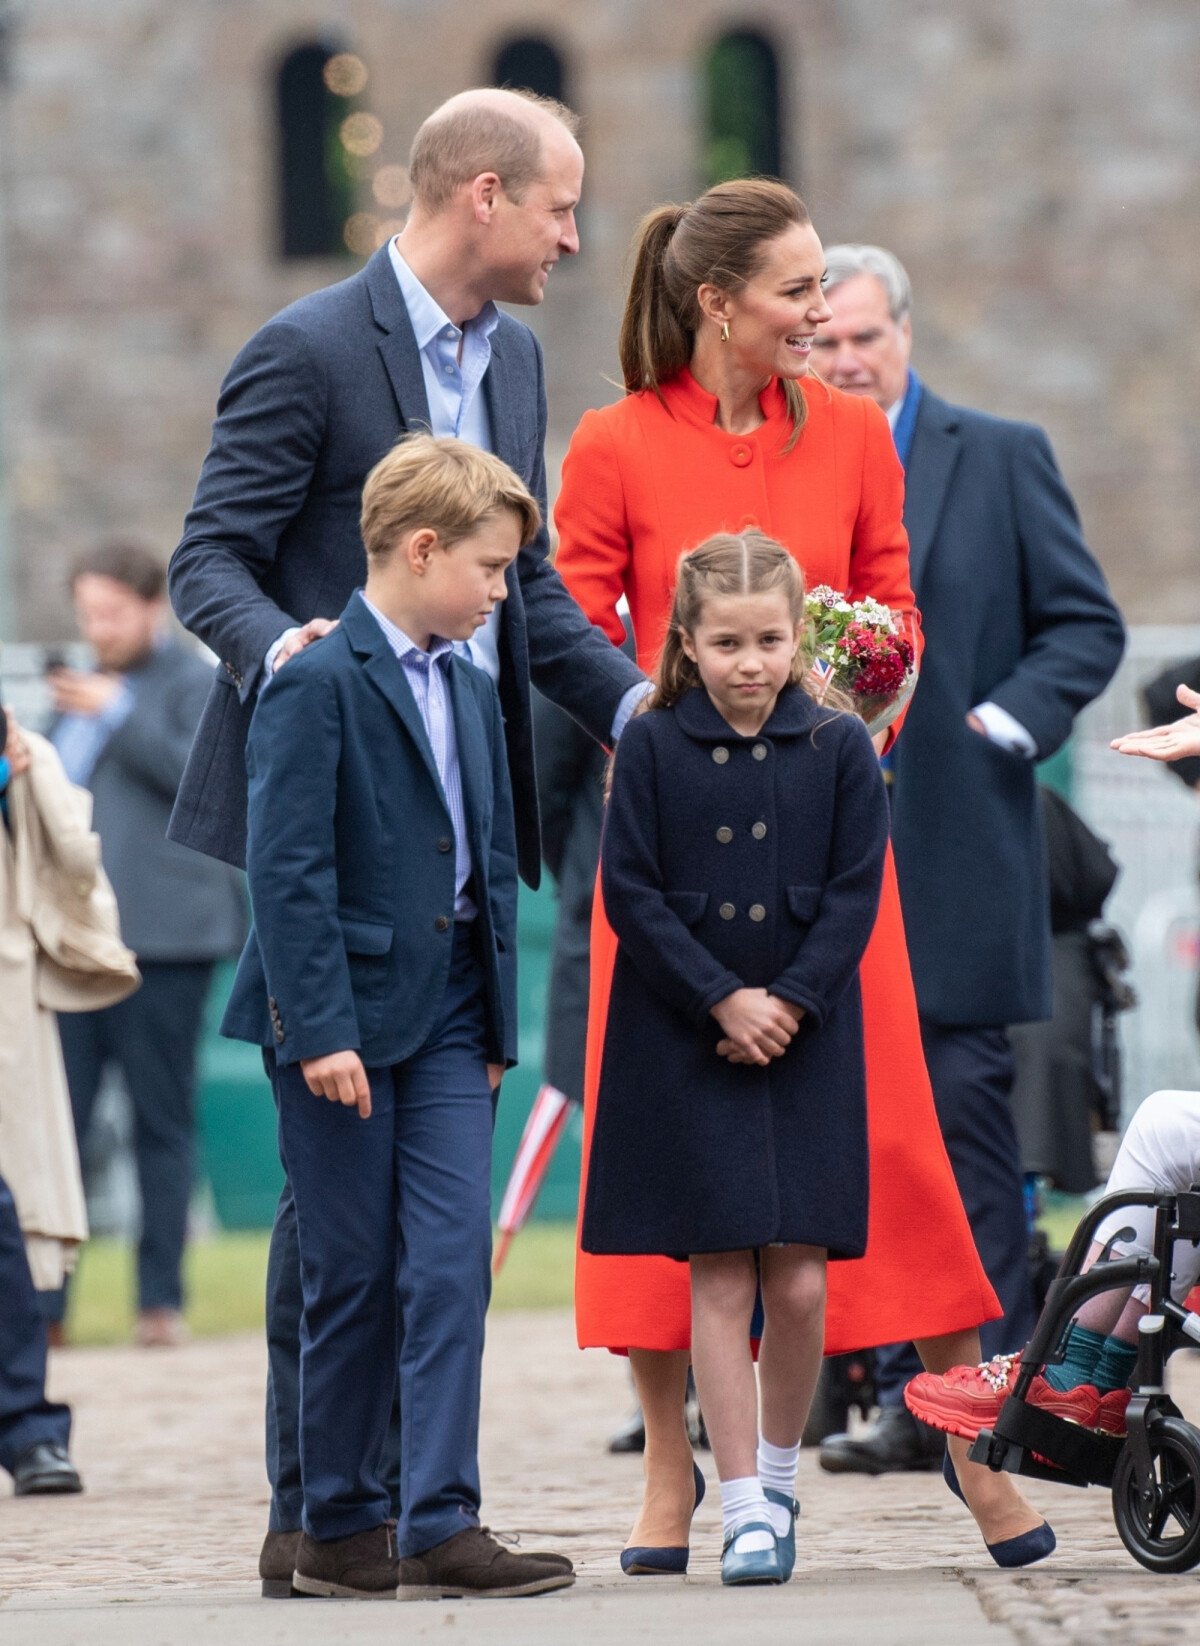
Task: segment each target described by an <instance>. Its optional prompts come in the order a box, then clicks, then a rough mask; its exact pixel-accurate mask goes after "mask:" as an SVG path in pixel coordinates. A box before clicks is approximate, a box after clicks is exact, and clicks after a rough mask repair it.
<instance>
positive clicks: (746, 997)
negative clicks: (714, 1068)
mask: <svg viewBox="0 0 1200 1646" xmlns="http://www.w3.org/2000/svg"><path fill="white" fill-rule="evenodd" d="M794 1011H795V1008H794V1007H790V1006H789V1005H788V1003H787V1001H785V1000H779V999H777V998H776V996H775V995H770V994H768V993H767V991H766V990H765V989H735V990H734V991H733V993H732V994H729V995H726V996H725V999H724V1000H718V1001H717V1004H716V1005H715V1006H714V1007H713V1008H712V1015H713V1016H714V1017H715V1018H716V1020H717V1022H718V1023H719V1024H720V1025H721V1027H722V1029H724V1031H725V1038H724V1039H723V1040H722V1041H720V1042H719V1043H718V1046H717V1050H718V1051H720V1050H721V1047H722V1046H728V1047H729V1048H730V1050H729V1051H727V1052H721V1055H722V1056H723V1057H728V1058H729V1060H730V1061H731V1062H736V1063H758V1064H766V1063H769V1062H770V1061H771V1059H772V1058H774V1057H782V1056H783V1054H784V1052H786V1051H787V1049H788V1046H789V1045H790V1044H791V1041H792V1037H793V1035H794V1034H795V1033H796V1018H795V1017H794V1015H793V1013H794Z"/></svg>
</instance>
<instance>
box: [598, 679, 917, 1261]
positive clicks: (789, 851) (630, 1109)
mask: <svg viewBox="0 0 1200 1646" xmlns="http://www.w3.org/2000/svg"><path fill="white" fill-rule="evenodd" d="M887 833H888V820H887V801H886V797H885V793H884V787H883V781H882V778H881V777H880V773H879V766H878V762H877V761H876V758H875V752H874V749H873V748H872V746H871V740H870V738H869V737H868V735H867V732H866V729H865V727H864V726H863V725H862V723H861V721H859V720H857V719H855V718H853V717H852V716H849V715H830V714H829V713H827V712H826V711H825V710H823V709H820V708H818V707H817V705H816V704H815V703H813V701H812V700H811V699H810V698H809V697H807V696H806V695H805V694H804V693H803V692H802V691H800V690H799V689H797V688H794V687H793V688H789V689H787V690H785V691H784V692H783V693H782V694H781V695H780V698H779V701H778V703H777V705H776V708H775V712H774V713H773V714H772V716H771V718H770V720H768V722H767V724H766V725H765V727H764V728H763V730H762V732H761V733H760V734H759V735H758V736H757V737H751V738H743V737H740V736H739V735H738V734H737V733H736V732H734V731H733V730H732V729H731V728H730V726H729V725H728V724H727V723H726V722H725V720H724V719H722V717H721V716H720V714H718V712H717V710H716V709H715V708H714V707H713V705H712V704H711V702H710V701H709V699H708V697H707V695H706V694H705V693H704V692H703V691H702V690H700V689H699V688H696V689H695V690H693V691H691V692H689V693H688V694H687V695H686V696H685V697H683V698H682V699H681V700H680V702H679V703H678V704H677V705H676V706H675V708H674V709H671V710H657V711H653V712H651V713H649V714H646V715H643V716H640V717H638V718H635V719H634V720H633V721H631V722H630V724H629V726H628V727H627V728H626V730H625V732H624V733H623V734H622V737H621V742H620V745H619V747H618V752H617V759H616V770H615V773H614V782H613V792H612V798H611V801H610V803H609V809H608V816H607V819H606V822H605V833H604V842H603V846H602V850H601V876H602V885H603V891H604V903H605V909H606V912H607V914H608V918H609V920H610V921H611V923H612V926H613V930H614V931H615V932H616V934H617V937H618V939H619V943H620V947H619V949H618V953H617V960H616V967H615V970H614V973H613V984H612V996H611V1000H610V1005H609V1014H608V1025H607V1030H606V1034H605V1043H604V1060H603V1065H602V1069H601V1075H600V1091H599V1099H598V1103H597V1110H596V1122H595V1132H594V1136H593V1141H592V1151H591V1160H590V1164H589V1168H588V1188H587V1200H586V1205H585V1212H584V1224H583V1245H584V1248H585V1250H587V1251H590V1252H600V1253H666V1254H669V1255H673V1256H684V1255H686V1254H688V1253H690V1252H707V1251H737V1250H742V1249H746V1248H751V1247H758V1246H764V1245H768V1244H770V1243H771V1242H773V1241H786V1242H800V1243H804V1244H809V1245H814V1246H824V1247H827V1248H828V1250H829V1254H830V1256H831V1257H857V1256H860V1255H861V1253H862V1252H863V1250H864V1248H865V1246H866V1240H867V1119H866V1077H865V1069H864V1058H863V1031H862V1009H861V1003H860V998H859V988H858V976H857V972H858V965H859V962H860V960H861V958H862V954H863V950H864V949H865V948H866V945H867V939H868V938H869V936H870V934H871V929H872V927H873V925H874V923H875V916H876V911H877V908H878V904H879V888H880V883H881V879H882V874H883V863H884V855H885V852H886V849H887ZM741 987H763V988H769V989H770V991H771V993H772V994H777V995H779V996H780V997H781V998H782V999H785V1000H790V1001H793V1002H794V1003H795V1004H797V1005H799V1006H802V1007H804V1009H805V1012H806V1013H807V1016H806V1017H805V1019H804V1021H803V1023H802V1024H801V1026H800V1029H799V1031H798V1032H797V1034H796V1037H795V1039H794V1040H793V1041H792V1043H791V1045H790V1046H789V1047H788V1050H787V1051H786V1052H785V1053H784V1055H783V1056H782V1057H781V1058H778V1059H775V1060H774V1061H772V1063H771V1064H770V1065H769V1066H768V1067H766V1068H761V1067H755V1066H751V1065H748V1064H732V1063H730V1062H729V1061H728V1060H727V1059H725V1058H722V1057H718V1055H717V1053H716V1045H717V1042H718V1040H719V1039H720V1038H721V1030H720V1028H719V1027H718V1025H717V1022H716V1019H715V1018H713V1017H712V1015H711V1008H712V1007H713V1006H714V1005H715V1004H716V1003H717V1002H718V1001H719V1000H723V999H724V998H725V996H726V995H729V994H731V993H732V992H733V991H734V990H735V989H737V988H741Z"/></svg>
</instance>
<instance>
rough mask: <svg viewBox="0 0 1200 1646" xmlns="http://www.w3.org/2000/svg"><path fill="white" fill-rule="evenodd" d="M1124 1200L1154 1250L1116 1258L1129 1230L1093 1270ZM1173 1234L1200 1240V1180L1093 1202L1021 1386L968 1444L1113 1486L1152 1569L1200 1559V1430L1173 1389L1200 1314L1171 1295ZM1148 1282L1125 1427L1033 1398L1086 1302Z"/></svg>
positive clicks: (999, 1464)
mask: <svg viewBox="0 0 1200 1646" xmlns="http://www.w3.org/2000/svg"><path fill="white" fill-rule="evenodd" d="M1127 1206H1143V1207H1144V1206H1149V1207H1152V1208H1153V1209H1154V1212H1155V1214H1156V1215H1155V1229H1154V1240H1153V1251H1152V1253H1151V1255H1149V1256H1146V1257H1129V1258H1116V1259H1114V1258H1113V1257H1112V1255H1111V1254H1112V1248H1113V1245H1114V1244H1115V1243H1116V1241H1118V1240H1120V1241H1126V1240H1129V1239H1131V1238H1132V1237H1133V1232H1134V1231H1133V1230H1132V1229H1127V1228H1126V1229H1120V1230H1118V1232H1117V1233H1116V1234H1115V1235H1114V1236H1113V1237H1112V1239H1111V1240H1109V1241H1108V1243H1107V1244H1106V1246H1105V1248H1104V1251H1103V1253H1102V1254H1101V1256H1100V1258H1099V1259H1098V1260H1097V1262H1096V1263H1095V1264H1093V1266H1092V1267H1091V1268H1090V1269H1089V1270H1088V1271H1087V1273H1086V1274H1081V1273H1080V1267H1081V1265H1082V1263H1083V1261H1084V1259H1085V1258H1086V1256H1087V1253H1088V1251H1089V1249H1090V1248H1091V1245H1092V1243H1093V1241H1094V1238H1095V1232H1096V1230H1097V1229H1098V1228H1099V1227H1100V1224H1101V1223H1102V1222H1103V1221H1104V1220H1105V1218H1107V1217H1109V1216H1111V1215H1112V1213H1114V1212H1120V1211H1121V1210H1122V1209H1123V1208H1124V1207H1127ZM1176 1241H1191V1242H1193V1243H1195V1242H1200V1185H1197V1184H1193V1185H1192V1187H1191V1188H1190V1189H1189V1190H1188V1191H1187V1193H1186V1194H1158V1193H1153V1192H1150V1191H1140V1192H1139V1191H1136V1190H1129V1191H1126V1192H1123V1193H1120V1194H1111V1195H1105V1196H1104V1197H1103V1198H1102V1199H1100V1200H1097V1201H1096V1202H1095V1204H1094V1205H1092V1206H1091V1207H1089V1209H1088V1211H1087V1213H1086V1215H1085V1216H1084V1218H1083V1219H1082V1221H1081V1222H1080V1224H1079V1227H1078V1228H1077V1229H1076V1231H1075V1233H1074V1235H1073V1236H1072V1239H1071V1243H1070V1245H1069V1247H1068V1248H1067V1251H1066V1252H1065V1254H1064V1256H1063V1260H1062V1263H1061V1265H1060V1266H1059V1271H1058V1275H1057V1277H1056V1278H1055V1279H1054V1280H1053V1281H1052V1282H1051V1285H1050V1289H1049V1292H1048V1293H1047V1296H1046V1302H1045V1306H1044V1308H1043V1310H1042V1314H1041V1317H1040V1319H1039V1320H1038V1324H1037V1327H1036V1329H1035V1331H1034V1334H1033V1336H1032V1337H1031V1338H1030V1340H1029V1343H1028V1345H1027V1347H1026V1349H1025V1352H1024V1353H1023V1354H1022V1356H1021V1359H1020V1370H1019V1372H1018V1374H1017V1378H1016V1381H1015V1383H1014V1385H1013V1390H1012V1393H1011V1394H1010V1395H1009V1397H1008V1399H1007V1400H1006V1401H1005V1402H1004V1405H1003V1406H1002V1407H1001V1409H1000V1413H999V1416H998V1417H997V1419H996V1424H995V1427H994V1428H993V1429H982V1430H980V1432H979V1435H978V1436H977V1437H976V1439H975V1441H974V1442H973V1444H972V1446H971V1450H970V1453H969V1456H970V1458H971V1461H972V1462H973V1463H984V1464H986V1465H987V1466H988V1468H990V1469H993V1470H1000V1469H1007V1470H1009V1471H1010V1472H1012V1473H1014V1474H1018V1475H1026V1476H1029V1477H1031V1478H1033V1479H1036V1480H1050V1481H1055V1482H1057V1483H1058V1484H1059V1485H1068V1486H1107V1487H1109V1488H1110V1489H1111V1492H1112V1505H1113V1519H1114V1520H1115V1522H1116V1527H1117V1532H1118V1534H1119V1536H1120V1538H1121V1541H1122V1543H1123V1544H1124V1545H1125V1547H1126V1548H1127V1549H1128V1550H1129V1553H1130V1554H1131V1555H1132V1556H1133V1558H1134V1559H1135V1560H1136V1561H1138V1562H1139V1563H1140V1564H1141V1565H1142V1566H1144V1567H1146V1569H1147V1570H1148V1571H1151V1572H1160V1573H1166V1572H1186V1571H1190V1570H1191V1568H1192V1567H1194V1566H1195V1565H1197V1563H1200V1430H1197V1429H1196V1428H1194V1427H1193V1426H1192V1424H1190V1423H1188V1422H1187V1421H1186V1420H1185V1419H1184V1417H1183V1415H1182V1413H1181V1412H1180V1410H1179V1408H1178V1407H1177V1406H1176V1405H1175V1403H1174V1402H1173V1401H1172V1400H1171V1398H1170V1396H1169V1395H1168V1394H1167V1392H1166V1387H1165V1373H1166V1365H1167V1361H1168V1360H1169V1359H1170V1357H1171V1355H1172V1354H1173V1353H1174V1352H1175V1350H1176V1349H1178V1348H1183V1347H1187V1346H1189V1345H1190V1346H1192V1347H1195V1346H1196V1345H1200V1316H1197V1315H1196V1314H1194V1313H1192V1312H1191V1311H1190V1310H1189V1309H1187V1308H1186V1307H1184V1306H1182V1305H1180V1304H1178V1303H1176V1302H1175V1301H1174V1300H1173V1299H1172V1297H1171V1295H1170V1276H1171V1254H1172V1250H1173V1248H1174V1245H1175V1242H1176ZM1141 1285H1146V1286H1148V1287H1149V1289H1150V1302H1149V1307H1148V1310H1147V1313H1146V1315H1145V1316H1144V1318H1143V1319H1142V1321H1141V1323H1140V1328H1139V1337H1138V1350H1137V1363H1136V1366H1135V1369H1134V1375H1133V1379H1132V1381H1131V1388H1132V1395H1131V1398H1130V1401H1129V1408H1128V1411H1127V1414H1126V1424H1127V1433H1126V1435H1125V1436H1124V1437H1123V1438H1121V1437H1116V1436H1112V1435H1105V1434H1100V1433H1098V1432H1096V1431H1093V1430H1090V1429H1082V1428H1080V1427H1079V1426H1078V1425H1077V1424H1074V1423H1068V1422H1067V1421H1065V1420H1064V1419H1063V1418H1059V1417H1054V1416H1052V1415H1051V1414H1050V1413H1048V1412H1043V1411H1040V1410H1039V1409H1038V1408H1037V1407H1035V1406H1031V1405H1029V1403H1028V1402H1027V1400H1026V1398H1025V1397H1026V1395H1027V1394H1028V1392H1029V1388H1030V1385H1031V1383H1032V1382H1033V1379H1034V1378H1035V1377H1036V1376H1037V1375H1038V1373H1039V1372H1041V1371H1042V1370H1043V1368H1044V1367H1045V1366H1047V1365H1057V1364H1058V1363H1060V1362H1061V1361H1062V1358H1063V1343H1064V1339H1065V1337H1066V1332H1067V1327H1068V1326H1069V1325H1070V1323H1071V1321H1072V1319H1073V1318H1074V1316H1075V1313H1076V1311H1077V1310H1078V1309H1079V1307H1080V1305H1081V1304H1082V1303H1083V1302H1085V1301H1086V1299H1087V1298H1089V1297H1094V1296H1096V1295H1097V1294H1098V1293H1100V1292H1104V1291H1109V1290H1114V1289H1115V1288H1117V1287H1127V1286H1141Z"/></svg>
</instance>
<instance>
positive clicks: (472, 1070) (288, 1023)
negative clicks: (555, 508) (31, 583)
mask: <svg viewBox="0 0 1200 1646" xmlns="http://www.w3.org/2000/svg"><path fill="white" fill-rule="evenodd" d="M538 522H539V515H538V508H537V504H536V503H535V502H534V500H533V498H532V496H531V495H530V493H529V492H528V491H527V490H526V488H525V486H524V485H523V483H522V482H521V481H520V480H519V479H518V478H517V476H516V475H515V474H514V473H513V472H512V470H511V469H509V468H508V467H507V466H506V465H505V464H504V463H502V462H501V461H500V460H499V459H498V458H496V457H494V456H492V455H491V454H490V453H487V452H484V451H481V450H479V449H477V448H476V447H474V446H470V445H467V444H464V443H463V442H461V441H458V440H451V439H433V438H432V437H430V436H427V435H419V436H416V437H415V438H412V439H409V440H405V441H403V442H401V444H399V445H398V446H396V447H395V448H394V449H393V450H392V451H391V452H390V453H389V454H388V455H387V456H386V457H385V458H384V459H383V460H382V461H381V462H380V463H379V464H378V465H377V466H376V467H375V468H374V469H373V470H372V472H371V474H370V475H369V476H368V478H367V482H366V486H365V488H364V492H363V507H362V536H363V542H364V544H365V546H366V551H367V581H366V587H365V588H364V589H363V590H362V591H361V593H356V594H354V595H353V596H352V597H351V599H350V602H349V604H348V605H347V607H346V609H345V611H344V612H343V613H342V616H341V619H340V621H339V624H338V627H337V628H336V630H335V631H334V632H333V633H332V634H330V635H329V636H328V637H326V638H325V639H323V640H321V641H319V642H318V643H316V644H314V645H312V646H310V647H308V648H307V649H306V650H305V651H303V652H301V653H300V654H299V655H297V656H296V657H294V658H293V659H292V660H291V662H290V663H289V664H288V666H287V668H286V669H283V670H281V671H280V672H279V673H278V674H276V675H275V676H274V677H273V678H272V679H271V680H270V681H269V682H268V684H267V685H266V686H265V688H264V689H263V692H262V695H261V697H260V699H259V702H258V705H257V707H256V709H255V712H254V720H253V723H252V726H251V730H250V738H249V743H248V746H247V756H246V759H247V768H248V772H249V780H250V799H249V814H248V823H249V839H248V852H247V864H246V867H247V873H248V875H249V882H250V896H251V901H252V904H253V910H254V931H253V932H252V933H251V936H250V940H249V942H248V943H247V945H246V949H245V952H244V953H243V955H242V959H241V963H240V965H239V968H238V973H237V978H236V981H235V983H234V989H233V994H232V997H231V1000H230V1003H229V1008H228V1011H227V1012H226V1016H225V1021H224V1024H223V1025H222V1028H223V1032H224V1033H225V1034H227V1035H230V1036H233V1037H236V1038H239V1039H247V1040H251V1041H254V1042H255V1043H257V1044H260V1045H262V1046H263V1047H264V1048H265V1060H266V1063H267V1068H268V1073H269V1075H270V1077H271V1080H272V1083H273V1086H274V1090H275V1097H276V1102H277V1104H278V1108H279V1147H280V1154H281V1156H282V1158H283V1161H284V1165H285V1167H286V1170H287V1172H288V1176H289V1177H290V1179H291V1183H292V1188H293V1192H294V1195H295V1200H296V1211H297V1220H298V1228H299V1236H300V1255H301V1265H302V1272H303V1291H304V1317H303V1323H302V1326H301V1391H300V1448H301V1473H302V1477H303V1488H304V1535H303V1536H302V1538H301V1540H300V1545H299V1551H298V1554H297V1557H296V1569H295V1573H294V1576H293V1578H292V1587H293V1589H294V1590H296V1591H299V1592H300V1593H303V1594H310V1595H340V1596H350V1597H359V1598H364V1599H372V1598H392V1597H394V1596H396V1595H397V1594H399V1596H400V1597H401V1598H404V1599H407V1598H412V1597H415V1596H417V1595H421V1594H429V1595H431V1596H437V1595H462V1594H488V1595H497V1594H536V1593H538V1592H540V1591H542V1590H545V1589H552V1588H561V1587H564V1586H565V1585H567V1584H569V1583H571V1582H573V1581H574V1578H573V1574H572V1570H571V1564H570V1562H569V1561H567V1560H566V1559H564V1558H563V1557H561V1556H555V1555H532V1554H530V1555H518V1554H515V1553H514V1552H512V1551H510V1550H507V1549H505V1548H503V1547H502V1546H501V1545H500V1544H499V1543H497V1542H496V1540H495V1539H493V1538H491V1537H490V1536H489V1535H488V1534H487V1533H486V1532H485V1531H484V1530H482V1529H481V1528H480V1525H479V1500H480V1490H479V1468H478V1461H477V1442H478V1429H479V1392H480V1363H481V1358H482V1353H483V1331H484V1314H485V1311H486V1309H487V1303H488V1297H489V1292H490V1274H489V1265H490V1255H491V1211H490V1200H489V1184H490V1166H491V1141H492V1119H493V1101H494V1093H495V1091H496V1088H497V1087H498V1086H499V1083H500V1078H501V1075H502V1074H503V1072H504V1069H505V1068H506V1067H509V1066H511V1065H512V1063H513V1062H514V1061H515V1049H516V1040H517V1022H516V988H515V981H516V980H515V927H516V903H517V873H516V848H515V842H514V832H513V812H512V796H511V791H510V787H509V777H508V768H507V764H506V758H505V748H504V732H503V724H502V720H501V714H500V703H499V699H498V697H497V693H496V688H495V686H494V685H493V683H492V681H491V680H490V679H489V678H488V676H487V675H485V674H484V673H482V672H481V671H480V670H478V669H476V668H475V667H474V666H473V665H472V664H470V663H469V662H467V661H466V660H465V659H464V658H462V657H460V656H458V655H457V654H456V652H455V649H454V643H455V642H456V641H463V640H466V639H467V638H468V637H469V636H470V635H471V634H473V633H474V631H475V629H476V628H478V627H479V626H480V625H481V624H482V623H484V622H485V621H486V619H487V617H488V614H489V613H490V611H491V610H492V607H493V606H494V605H495V604H496V602H497V601H500V600H503V599H504V594H505V582H504V573H505V569H506V567H507V566H508V565H509V564H510V562H511V561H512V560H514V559H515V557H516V555H517V553H518V551H519V550H520V548H521V547H522V546H523V545H524V544H526V543H528V542H529V541H530V540H531V539H532V537H533V535H534V533H535V532H536V530H537V528H538ZM398 1337H399V1345H400V1347H399V1351H398V1350H397V1338H398ZM397 1371H398V1373H399V1383H400V1411H401V1456H402V1479H401V1492H402V1499H403V1505H404V1512H403V1516H402V1518H401V1521H400V1526H399V1531H398V1537H397V1540H396V1541H394V1540H393V1535H392V1534H393V1527H392V1522H391V1520H390V1515H391V1509H390V1505H389V1499H388V1493H387V1491H386V1490H385V1488H384V1486H383V1485H382V1484H381V1481H380V1478H379V1469H378V1463H379V1458H380V1454H381V1451H382V1449H383V1444H384V1436H385V1432H386V1429H387V1425H388V1419H389V1414H390V1411H391V1405H392V1397H393V1393H394V1391H395V1388H396V1379H397ZM397 1543H398V1548H397Z"/></svg>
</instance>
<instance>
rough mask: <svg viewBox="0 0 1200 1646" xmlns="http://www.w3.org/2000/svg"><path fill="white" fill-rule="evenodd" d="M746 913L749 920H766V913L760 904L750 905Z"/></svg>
mask: <svg viewBox="0 0 1200 1646" xmlns="http://www.w3.org/2000/svg"><path fill="white" fill-rule="evenodd" d="M746 912H747V914H749V916H750V918H751V920H765V919H766V918H767V911H766V909H764V908H763V906H762V904H761V903H751V905H750V907H749V909H748V910H747V911H746Z"/></svg>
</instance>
